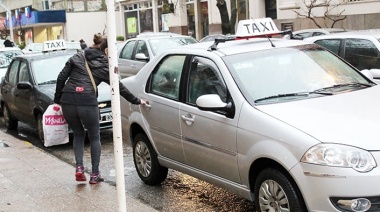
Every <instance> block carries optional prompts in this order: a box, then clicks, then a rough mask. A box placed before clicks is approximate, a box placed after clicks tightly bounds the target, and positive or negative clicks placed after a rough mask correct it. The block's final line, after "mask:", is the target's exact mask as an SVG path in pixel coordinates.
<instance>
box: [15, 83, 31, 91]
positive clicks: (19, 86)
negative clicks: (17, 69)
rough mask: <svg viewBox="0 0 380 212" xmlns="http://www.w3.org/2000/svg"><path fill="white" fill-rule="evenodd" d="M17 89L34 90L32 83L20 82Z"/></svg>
mask: <svg viewBox="0 0 380 212" xmlns="http://www.w3.org/2000/svg"><path fill="white" fill-rule="evenodd" d="M17 89H20V90H29V89H32V84H30V82H19V83H17Z"/></svg>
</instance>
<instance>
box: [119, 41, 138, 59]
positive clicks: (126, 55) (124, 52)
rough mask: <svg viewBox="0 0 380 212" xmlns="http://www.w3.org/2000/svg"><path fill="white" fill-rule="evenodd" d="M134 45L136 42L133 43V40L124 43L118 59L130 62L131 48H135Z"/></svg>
mask: <svg viewBox="0 0 380 212" xmlns="http://www.w3.org/2000/svg"><path fill="white" fill-rule="evenodd" d="M135 43H136V41H134V40H133V41H129V42H128V43H126V44H125V46H124V48H123V50H122V51H121V54H120V58H123V59H128V60H131V59H132V53H133V48H134V47H135Z"/></svg>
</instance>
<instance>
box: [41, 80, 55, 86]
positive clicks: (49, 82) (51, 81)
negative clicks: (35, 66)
mask: <svg viewBox="0 0 380 212" xmlns="http://www.w3.org/2000/svg"><path fill="white" fill-rule="evenodd" d="M54 83H57V80H48V81H46V82H41V83H40V84H38V85H47V84H54Z"/></svg>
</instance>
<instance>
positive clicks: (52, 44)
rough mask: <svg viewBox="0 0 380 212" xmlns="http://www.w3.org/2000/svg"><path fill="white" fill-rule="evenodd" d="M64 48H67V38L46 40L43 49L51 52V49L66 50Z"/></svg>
mask: <svg viewBox="0 0 380 212" xmlns="http://www.w3.org/2000/svg"><path fill="white" fill-rule="evenodd" d="M64 49H66V42H65V40H50V41H44V45H43V48H42V51H44V52H49V51H57V50H64Z"/></svg>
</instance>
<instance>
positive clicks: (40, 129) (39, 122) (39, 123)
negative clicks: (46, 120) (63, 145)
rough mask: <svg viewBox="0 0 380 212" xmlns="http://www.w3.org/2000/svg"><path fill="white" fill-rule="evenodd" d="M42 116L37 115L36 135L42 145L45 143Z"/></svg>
mask: <svg viewBox="0 0 380 212" xmlns="http://www.w3.org/2000/svg"><path fill="white" fill-rule="evenodd" d="M42 121H43V116H42V114H41V113H39V114H38V115H37V134H38V138H39V139H40V141H41V142H42V144H44V143H45V139H44V127H43V123H42Z"/></svg>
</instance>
